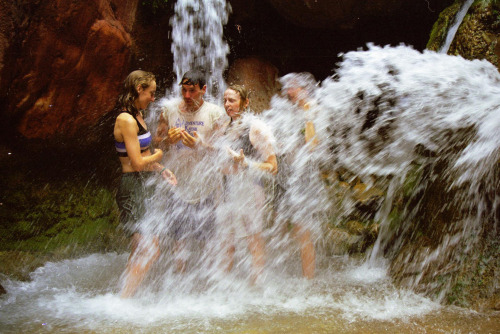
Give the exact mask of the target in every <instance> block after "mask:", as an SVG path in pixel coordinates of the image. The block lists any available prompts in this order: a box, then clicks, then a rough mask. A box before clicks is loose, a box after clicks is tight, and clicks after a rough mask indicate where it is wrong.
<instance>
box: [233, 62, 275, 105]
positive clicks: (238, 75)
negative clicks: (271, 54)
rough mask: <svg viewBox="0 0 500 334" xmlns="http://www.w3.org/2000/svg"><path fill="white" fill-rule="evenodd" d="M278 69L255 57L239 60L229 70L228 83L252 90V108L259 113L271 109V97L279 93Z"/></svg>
mask: <svg viewBox="0 0 500 334" xmlns="http://www.w3.org/2000/svg"><path fill="white" fill-rule="evenodd" d="M277 78H278V69H277V68H276V67H275V66H274V65H272V64H271V63H269V62H267V61H265V60H263V59H260V58H255V57H249V58H242V59H237V60H235V61H234V62H233V64H232V65H231V67H230V69H229V73H228V78H227V82H228V83H229V84H239V85H244V86H246V87H247V88H248V89H249V90H250V108H252V110H253V111H255V112H257V113H259V112H261V111H263V110H265V109H267V108H269V102H270V101H271V97H272V96H273V95H275V94H276V93H278V92H279V90H280V87H279V82H278V81H277Z"/></svg>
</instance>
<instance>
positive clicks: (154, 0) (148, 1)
mask: <svg viewBox="0 0 500 334" xmlns="http://www.w3.org/2000/svg"><path fill="white" fill-rule="evenodd" d="M167 4H168V0H143V1H142V5H143V6H147V7H150V8H151V10H152V12H153V13H157V12H159V11H162V10H165V9H166V8H167Z"/></svg>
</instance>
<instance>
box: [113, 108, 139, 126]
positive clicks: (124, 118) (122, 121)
mask: <svg viewBox="0 0 500 334" xmlns="http://www.w3.org/2000/svg"><path fill="white" fill-rule="evenodd" d="M116 123H117V124H119V125H135V124H136V123H137V122H136V120H135V118H134V116H132V115H131V114H130V113H128V112H126V111H122V112H120V113H119V114H118V116H116Z"/></svg>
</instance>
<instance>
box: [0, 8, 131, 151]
mask: <svg viewBox="0 0 500 334" xmlns="http://www.w3.org/2000/svg"><path fill="white" fill-rule="evenodd" d="M137 3H138V1H137V0H124V1H114V2H113V1H110V0H95V1H88V2H82V1H77V0H71V1H68V0H56V1H50V2H48V1H47V2H46V1H35V2H33V1H31V2H29V1H25V2H20V3H17V6H16V5H13V4H10V3H9V2H7V1H3V0H2V1H1V2H0V6H1V7H0V8H2V9H4V8H6V9H7V11H5V12H4V11H2V13H7V16H10V17H14V18H15V19H14V20H11V23H10V24H7V23H5V24H2V26H1V27H0V28H1V29H2V31H1V33H0V36H6V37H7V38H4V39H7V40H10V43H9V44H8V45H7V48H6V49H4V51H3V58H2V63H3V71H2V74H1V88H2V91H3V92H4V93H5V94H6V95H4V96H2V102H3V104H4V109H3V110H2V112H3V114H4V116H5V118H6V119H7V120H8V121H10V122H9V123H11V124H12V125H15V127H16V130H17V132H18V133H19V134H20V135H21V136H23V137H24V138H28V139H49V138H54V137H60V138H63V139H67V138H72V139H75V138H77V137H78V133H79V132H80V131H81V130H82V128H84V127H88V126H89V125H93V124H95V123H96V121H97V120H98V119H99V118H100V117H102V116H103V115H104V114H106V113H107V112H109V111H110V110H111V109H112V108H113V106H114V103H115V98H116V95H117V93H118V89H119V85H120V81H121V80H123V78H124V77H125V75H126V74H127V72H128V71H129V68H130V58H131V52H130V49H131V45H132V38H131V35H130V32H131V30H132V27H133V25H134V22H135V11H136V8H137ZM0 43H2V39H0ZM3 44H4V45H5V44H6V43H5V42H3ZM93 139H94V138H88V140H90V141H92V140H93Z"/></svg>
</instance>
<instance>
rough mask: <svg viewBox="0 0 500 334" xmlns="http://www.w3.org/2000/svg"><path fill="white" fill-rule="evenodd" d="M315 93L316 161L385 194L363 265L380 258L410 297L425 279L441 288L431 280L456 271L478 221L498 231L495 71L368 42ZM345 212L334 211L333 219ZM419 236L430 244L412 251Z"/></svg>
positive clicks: (499, 81) (499, 80) (499, 120)
mask: <svg viewBox="0 0 500 334" xmlns="http://www.w3.org/2000/svg"><path fill="white" fill-rule="evenodd" d="M316 96H317V98H318V101H319V104H320V108H319V110H320V112H319V113H318V117H319V119H318V124H321V127H319V128H318V132H319V133H321V134H322V136H323V138H325V143H324V145H323V153H322V154H320V155H321V156H324V157H328V159H327V160H328V162H326V164H327V165H328V166H330V168H331V169H333V170H342V169H344V170H348V171H350V172H351V173H352V174H353V175H357V176H360V177H361V179H363V180H368V181H367V182H371V181H370V180H376V181H374V182H378V183H377V184H378V185H379V186H380V184H383V187H384V189H386V191H385V193H386V196H385V199H384V200H385V202H384V203H383V204H382V205H381V207H380V209H379V211H378V212H377V216H376V217H375V218H376V219H377V220H378V221H379V222H380V223H381V226H380V233H379V239H378V240H377V243H376V246H375V247H374V249H373V250H372V254H371V259H377V258H381V257H388V258H390V259H391V261H393V262H392V266H391V268H392V269H395V268H396V267H398V266H399V268H400V269H401V271H402V272H404V273H406V274H405V275H406V277H405V281H406V282H407V283H408V284H409V285H410V286H414V287H418V288H419V290H422V286H420V284H423V283H424V281H426V282H427V283H426V288H425V289H424V290H427V291H443V290H444V291H446V290H447V289H448V288H449V285H446V284H449V283H450V282H449V281H447V283H443V284H444V285H440V284H439V283H438V281H440V279H439V277H441V278H443V277H451V273H452V272H453V270H456V268H459V267H460V266H461V265H463V262H462V261H463V259H464V258H466V255H467V254H470V252H471V251H472V250H473V249H474V247H475V245H476V242H477V240H478V238H479V237H480V235H481V233H482V232H483V229H484V227H485V224H487V223H488V224H493V225H492V226H493V230H495V228H496V226H498V219H499V217H498V212H497V211H498V209H499V200H498V186H499V180H498V176H497V173H498V161H499V160H500V149H499V148H500V136H499V134H498V131H497V130H495V129H498V127H499V126H500V98H499V96H500V75H499V74H498V70H497V69H496V68H495V67H494V66H493V65H492V64H491V63H489V62H487V61H485V60H483V61H479V60H474V61H468V60H465V59H463V58H461V57H454V56H453V57H452V56H448V55H444V54H438V53H435V52H430V51H426V52H424V53H420V52H418V51H415V50H413V49H411V48H409V47H406V46H399V47H396V48H389V47H385V48H380V47H375V46H373V45H370V46H369V50H368V51H364V52H360V51H358V52H349V53H347V54H345V55H344V59H343V61H342V63H341V66H340V68H339V69H338V70H337V72H336V74H335V76H333V77H331V78H329V79H327V80H325V81H324V82H323V83H322V86H321V88H319V89H318V90H317V92H316ZM409 179H412V180H413V181H412V182H413V184H412V185H411V186H408V182H409V181H408V180H409ZM382 180H383V181H382ZM409 191H410V192H409ZM408 192H409V193H408ZM398 203H404V204H398ZM352 210H353V206H352V204H351V203H346V202H344V203H341V206H340V207H338V211H339V212H340V213H339V216H340V217H342V216H344V217H345V216H348V215H349V213H350V212H352ZM395 216H399V220H398V218H395ZM419 233H420V234H423V235H426V236H427V238H428V239H429V240H430V239H432V240H434V245H433V246H430V245H425V244H414V243H415V241H416V240H418V239H417V238H416V237H415V236H416V235H417V234H419ZM410 250H411V251H410ZM403 255H404V256H406V257H402V256H403ZM452 268H454V269H452ZM429 281H431V283H429ZM444 281H446V280H444Z"/></svg>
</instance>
